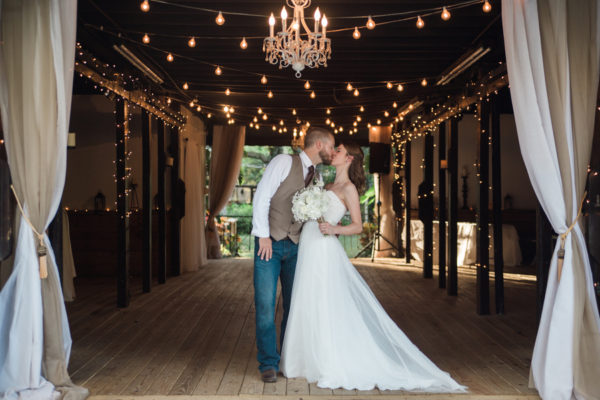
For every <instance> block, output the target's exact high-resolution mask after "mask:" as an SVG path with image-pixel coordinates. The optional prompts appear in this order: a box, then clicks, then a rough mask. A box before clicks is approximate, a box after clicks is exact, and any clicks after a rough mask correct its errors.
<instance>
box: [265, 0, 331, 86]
mask: <svg viewBox="0 0 600 400" xmlns="http://www.w3.org/2000/svg"><path fill="white" fill-rule="evenodd" d="M286 3H287V5H288V7H291V8H293V9H294V16H293V18H292V21H291V24H290V26H289V27H288V26H287V17H288V15H287V11H286V8H285V6H284V7H283V9H282V10H281V26H282V29H281V32H277V35H275V34H274V30H275V17H274V16H273V13H271V17H269V28H270V34H269V37H267V38H265V40H264V42H263V51H264V52H265V53H266V57H265V61H268V62H270V63H271V64H273V65H275V64H279V69H281V68H284V67H285V68H287V67H289V66H290V65H291V66H292V69H293V70H294V71H296V78H300V77H301V76H302V70H304V68H305V67H307V66H308V67H309V68H318V67H319V66H321V65H322V66H325V67H326V66H327V60H328V59H330V58H331V40H330V39H327V34H326V31H327V17H326V16H325V14H323V18H321V12H320V11H319V8H318V7H317V10H316V11H315V28H314V31H311V30H310V28H309V27H308V25H307V24H306V21H305V20H304V9H305V8H308V7H309V6H310V3H311V0H286ZM319 23H320V24H321V32H319ZM302 28H304V31H305V33H304V34H302V33H301V30H302ZM303 36H305V37H306V38H305V39H303Z"/></svg>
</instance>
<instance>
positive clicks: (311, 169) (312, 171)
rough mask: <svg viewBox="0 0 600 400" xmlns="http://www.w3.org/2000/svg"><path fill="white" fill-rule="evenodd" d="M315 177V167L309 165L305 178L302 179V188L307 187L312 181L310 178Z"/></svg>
mask: <svg viewBox="0 0 600 400" xmlns="http://www.w3.org/2000/svg"><path fill="white" fill-rule="evenodd" d="M314 176H315V167H314V166H313V165H311V166H310V167H308V174H307V175H306V178H304V187H307V186H308V185H310V181H312V178H313V177H314Z"/></svg>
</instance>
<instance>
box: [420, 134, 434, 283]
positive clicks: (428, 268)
mask: <svg viewBox="0 0 600 400" xmlns="http://www.w3.org/2000/svg"><path fill="white" fill-rule="evenodd" d="M423 176H424V191H420V192H419V195H420V196H425V201H422V202H421V204H420V205H419V208H421V206H422V205H424V209H423V210H421V211H419V213H420V214H422V215H424V216H425V218H424V220H423V227H424V232H423V234H424V237H423V239H424V240H423V242H424V243H423V277H424V278H433V193H432V192H433V134H432V133H431V132H427V133H426V134H425V171H424V174H423ZM421 200H423V199H421Z"/></svg>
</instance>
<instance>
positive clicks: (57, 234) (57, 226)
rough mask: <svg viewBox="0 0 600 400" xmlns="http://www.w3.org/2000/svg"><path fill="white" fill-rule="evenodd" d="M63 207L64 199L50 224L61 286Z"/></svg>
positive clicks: (50, 235) (50, 236) (49, 228)
mask: <svg viewBox="0 0 600 400" xmlns="http://www.w3.org/2000/svg"><path fill="white" fill-rule="evenodd" d="M62 213H63V208H62V201H61V202H60V204H59V206H58V210H56V215H54V218H53V219H52V222H51V223H50V226H48V238H49V239H50V244H52V250H53V251H54V259H55V260H56V268H57V269H58V279H59V281H60V286H61V287H62V283H63V218H62V217H63V216H62Z"/></svg>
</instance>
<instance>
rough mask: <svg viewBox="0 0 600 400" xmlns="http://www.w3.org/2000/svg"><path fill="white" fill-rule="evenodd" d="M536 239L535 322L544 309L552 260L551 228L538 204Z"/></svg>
mask: <svg viewBox="0 0 600 400" xmlns="http://www.w3.org/2000/svg"><path fill="white" fill-rule="evenodd" d="M536 225H537V227H536V232H535V233H536V235H535V236H536V238H535V259H536V264H537V271H536V275H537V279H536V289H537V290H536V292H537V320H538V322H539V321H540V318H541V317H542V309H543V307H544V298H545V296H546V286H547V285H548V271H549V269H550V261H551V260H552V249H553V246H552V232H553V230H552V226H551V225H550V221H548V218H547V217H546V214H545V213H544V210H543V209H542V206H541V205H540V204H539V203H538V206H537V209H536Z"/></svg>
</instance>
